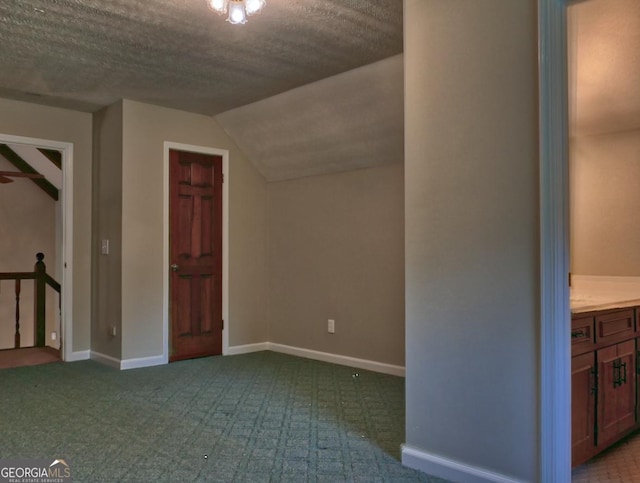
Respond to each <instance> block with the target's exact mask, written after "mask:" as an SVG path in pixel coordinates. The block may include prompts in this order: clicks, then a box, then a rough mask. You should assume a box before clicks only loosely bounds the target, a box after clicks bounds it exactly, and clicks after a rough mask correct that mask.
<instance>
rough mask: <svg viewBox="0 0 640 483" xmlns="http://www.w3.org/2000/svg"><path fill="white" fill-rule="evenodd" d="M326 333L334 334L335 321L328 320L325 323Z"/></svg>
mask: <svg viewBox="0 0 640 483" xmlns="http://www.w3.org/2000/svg"><path fill="white" fill-rule="evenodd" d="M327 332H329V333H330V334H335V333H336V321H335V320H333V319H329V320H328V321H327Z"/></svg>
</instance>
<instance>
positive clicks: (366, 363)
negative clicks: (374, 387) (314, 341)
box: [267, 342, 405, 377]
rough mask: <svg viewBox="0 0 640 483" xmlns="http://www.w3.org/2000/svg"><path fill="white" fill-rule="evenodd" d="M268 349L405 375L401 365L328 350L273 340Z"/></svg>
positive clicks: (385, 372) (342, 364)
mask: <svg viewBox="0 0 640 483" xmlns="http://www.w3.org/2000/svg"><path fill="white" fill-rule="evenodd" d="M267 344H268V349H267V350H271V351H274V352H281V353H283V354H289V355H292V356H298V357H305V358H307V359H315V360H317V361H323V362H331V363H333V364H339V365H341V366H350V367H355V368H358V369H365V370H368V371H373V372H381V373H383V374H390V375H392V376H400V377H405V368H404V367H403V366H395V365H393V364H386V363H384V362H376V361H370V360H367V359H358V358H356V357H349V356H342V355H339V354H331V353H329V352H320V351H314V350H312V349H304V348H302V347H292V346H288V345H283V344H276V343H274V342H267Z"/></svg>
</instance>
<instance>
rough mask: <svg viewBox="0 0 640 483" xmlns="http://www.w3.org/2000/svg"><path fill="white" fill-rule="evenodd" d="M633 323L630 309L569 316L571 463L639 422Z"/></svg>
mask: <svg viewBox="0 0 640 483" xmlns="http://www.w3.org/2000/svg"><path fill="white" fill-rule="evenodd" d="M636 325H637V324H636V310H634V309H618V310H607V311H602V312H593V313H590V314H580V315H578V316H574V317H573V318H572V323H571V353H572V360H571V397H572V402H571V438H572V458H571V460H572V466H576V465H579V464H581V463H583V462H585V461H586V460H588V459H589V458H591V457H592V456H594V455H595V454H597V453H599V452H600V451H602V450H604V449H605V448H607V447H609V446H611V445H612V444H613V443H615V442H616V441H618V440H619V439H620V438H622V437H623V436H625V435H627V434H629V432H631V431H632V430H634V429H636V428H638V427H639V425H638V420H637V416H636V407H637V401H638V394H637V392H638V383H637V375H636V369H637V368H636V354H637V353H638V349H640V345H638V343H639V342H638V341H640V337H639V338H638V341H637V340H636V337H637V335H638V334H637V333H636Z"/></svg>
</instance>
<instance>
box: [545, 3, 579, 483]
mask: <svg viewBox="0 0 640 483" xmlns="http://www.w3.org/2000/svg"><path fill="white" fill-rule="evenodd" d="M569 3H571V0H538V42H539V46H538V47H539V51H538V52H539V54H538V55H539V58H538V63H539V83H540V85H539V96H540V97H539V129H540V352H539V354H540V416H539V417H540V434H539V438H538V440H539V443H540V444H539V454H540V459H539V468H540V474H539V481H542V482H554V483H564V482H570V481H571V350H570V342H569V332H570V330H569V329H570V313H569V286H568V273H569V243H570V235H569V155H568V139H569V130H568V114H567V111H568V108H567V105H568V93H567V90H568V81H567V7H568V5H569Z"/></svg>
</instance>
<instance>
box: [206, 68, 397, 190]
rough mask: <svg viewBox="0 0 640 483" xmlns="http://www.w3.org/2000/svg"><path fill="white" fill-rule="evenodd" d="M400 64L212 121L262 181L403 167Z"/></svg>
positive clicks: (333, 80) (325, 81)
mask: <svg viewBox="0 0 640 483" xmlns="http://www.w3.org/2000/svg"><path fill="white" fill-rule="evenodd" d="M403 99H404V94H403V56H402V55H397V56H394V57H390V58H388V59H385V60H381V61H379V62H375V63H373V64H369V65H367V66H364V67H360V68H358V69H353V70H350V71H349V72H345V73H343V74H339V75H336V76H333V77H330V78H328V79H323V80H321V81H318V82H314V83H312V84H308V85H305V86H303V87H299V88H297V89H293V90H290V91H287V92H285V93H283V94H279V95H277V96H273V97H270V98H268V99H265V100H262V101H258V102H255V103H252V104H249V105H247V106H243V107H240V108H237V109H233V110H231V111H228V112H225V113H223V114H219V115H218V116H216V120H218V122H219V123H220V124H221V125H222V126H223V128H224V129H225V130H226V131H227V132H228V133H229V135H230V136H231V137H232V138H233V139H234V140H235V141H236V143H237V144H238V146H239V147H240V148H241V149H242V150H243V151H244V152H245V154H247V157H248V158H249V159H250V160H251V161H252V162H253V164H254V165H255V167H256V168H257V169H258V171H260V172H261V173H262V174H263V175H264V177H265V178H266V179H267V181H281V180H285V179H292V178H298V177H302V176H310V175H315V174H325V173H330V172H337V171H345V170H350V169H357V168H364V167H370V166H378V165H382V164H388V163H397V162H402V161H403V160H404V101H403Z"/></svg>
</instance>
